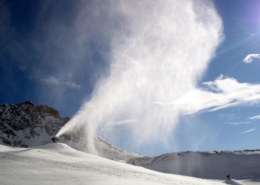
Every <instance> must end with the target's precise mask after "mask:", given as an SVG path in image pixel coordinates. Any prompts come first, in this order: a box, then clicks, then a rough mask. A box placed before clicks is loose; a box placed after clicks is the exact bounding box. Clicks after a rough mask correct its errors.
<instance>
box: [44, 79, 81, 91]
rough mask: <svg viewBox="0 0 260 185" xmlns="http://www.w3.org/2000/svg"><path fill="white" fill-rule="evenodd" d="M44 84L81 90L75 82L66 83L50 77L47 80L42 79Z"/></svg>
mask: <svg viewBox="0 0 260 185" xmlns="http://www.w3.org/2000/svg"><path fill="white" fill-rule="evenodd" d="M41 81H42V82H44V83H45V84H47V85H50V86H64V85H65V86H67V87H70V88H74V89H80V85H79V84H76V83H75V82H64V81H62V80H60V79H58V78H56V77H54V76H49V77H47V78H42V79H41Z"/></svg>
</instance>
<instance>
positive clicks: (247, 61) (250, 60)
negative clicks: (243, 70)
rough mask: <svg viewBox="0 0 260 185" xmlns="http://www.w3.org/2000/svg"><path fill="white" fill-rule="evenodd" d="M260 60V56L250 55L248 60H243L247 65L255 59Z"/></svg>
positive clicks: (247, 57)
mask: <svg viewBox="0 0 260 185" xmlns="http://www.w3.org/2000/svg"><path fill="white" fill-rule="evenodd" d="M254 58H256V59H260V54H249V55H247V56H246V58H245V59H244V60H243V62H245V63H251V62H253V59H254Z"/></svg>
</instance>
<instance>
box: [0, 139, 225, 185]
mask: <svg viewBox="0 0 260 185" xmlns="http://www.w3.org/2000/svg"><path fill="white" fill-rule="evenodd" d="M0 166H1V168H0V182H1V184H2V185H10V184H19V185H30V184H42V185H44V184H55V185H56V184H63V185H66V184H84V185H85V184H91V185H103V184H126V185H127V184H135V185H138V184H143V185H145V184H149V185H155V184H157V185H158V184H175V185H218V184H223V183H224V182H223V183H221V182H216V181H210V180H203V179H198V178H193V177H186V176H180V175H170V174H164V173H160V172H155V171H151V170H148V169H145V168H142V167H137V166H133V165H128V164H125V163H120V162H116V161H112V160H108V159H104V158H101V157H98V156H94V155H91V154H86V153H83V152H79V151H77V150H74V149H72V148H70V147H69V146H67V145H66V144H61V143H57V144H54V143H53V144H47V145H44V146H40V147H35V148H28V149H24V148H11V147H7V146H3V145H0Z"/></svg>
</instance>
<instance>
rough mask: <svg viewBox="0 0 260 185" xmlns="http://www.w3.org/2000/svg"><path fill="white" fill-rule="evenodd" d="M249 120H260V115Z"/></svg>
mask: <svg viewBox="0 0 260 185" xmlns="http://www.w3.org/2000/svg"><path fill="white" fill-rule="evenodd" d="M249 119H251V120H255V119H260V115H257V116H253V117H250V118H249Z"/></svg>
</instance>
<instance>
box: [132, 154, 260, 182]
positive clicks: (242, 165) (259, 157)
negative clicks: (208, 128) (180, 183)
mask: <svg viewBox="0 0 260 185" xmlns="http://www.w3.org/2000/svg"><path fill="white" fill-rule="evenodd" d="M129 162H130V163H132V164H135V165H138V166H143V167H145V168H148V169H151V170H155V171H160V172H164V173H172V174H179V175H187V176H193V177H198V178H206V179H226V176H227V175H228V174H231V177H232V178H235V179H252V178H260V150H240V151H214V152H189V151H187V152H177V153H168V154H164V155H161V156H157V157H141V158H136V159H130V161H129Z"/></svg>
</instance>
